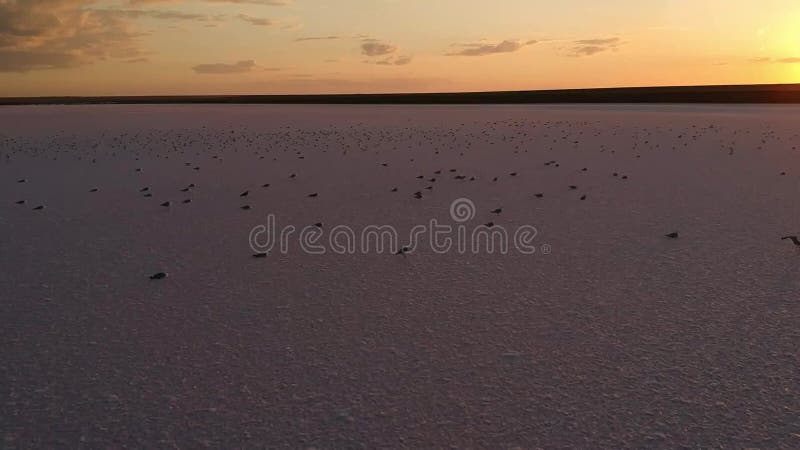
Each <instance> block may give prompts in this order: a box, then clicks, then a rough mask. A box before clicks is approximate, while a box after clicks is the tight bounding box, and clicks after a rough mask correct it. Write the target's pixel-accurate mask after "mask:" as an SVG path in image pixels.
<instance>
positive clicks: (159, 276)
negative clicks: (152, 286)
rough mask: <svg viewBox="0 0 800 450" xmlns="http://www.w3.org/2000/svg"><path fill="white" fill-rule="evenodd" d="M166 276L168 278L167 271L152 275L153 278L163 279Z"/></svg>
mask: <svg viewBox="0 0 800 450" xmlns="http://www.w3.org/2000/svg"><path fill="white" fill-rule="evenodd" d="M164 278H167V274H166V273H165V272H158V273H154V274H152V275H150V279H151V280H163V279H164Z"/></svg>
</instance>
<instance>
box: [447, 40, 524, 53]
mask: <svg viewBox="0 0 800 450" xmlns="http://www.w3.org/2000/svg"><path fill="white" fill-rule="evenodd" d="M535 43H536V41H526V42H520V41H518V40H513V41H512V40H505V41H503V42H500V43H497V44H481V43H475V44H455V45H456V46H459V47H464V48H463V49H461V50H459V51H457V52H451V53H446V54H445V55H447V56H486V55H494V54H497V53H512V52H516V51H517V50H519V49H521V48H523V47H525V46H527V45H533V44H535Z"/></svg>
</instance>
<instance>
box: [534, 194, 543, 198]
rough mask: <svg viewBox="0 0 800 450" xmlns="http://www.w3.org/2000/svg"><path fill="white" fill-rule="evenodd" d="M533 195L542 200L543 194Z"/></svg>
mask: <svg viewBox="0 0 800 450" xmlns="http://www.w3.org/2000/svg"><path fill="white" fill-rule="evenodd" d="M534 195H536V198H542V197H544V194H542V193H539V194H534Z"/></svg>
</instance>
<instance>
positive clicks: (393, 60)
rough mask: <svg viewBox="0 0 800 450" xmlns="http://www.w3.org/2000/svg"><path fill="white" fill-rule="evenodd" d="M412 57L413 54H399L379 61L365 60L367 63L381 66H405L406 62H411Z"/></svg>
mask: <svg viewBox="0 0 800 450" xmlns="http://www.w3.org/2000/svg"><path fill="white" fill-rule="evenodd" d="M412 59H413V57H411V56H397V57H389V58H386V59H381V60H378V61H370V60H365V61H364V62H365V63H367V64H377V65H379V66H405V65H406V64H411V60H412Z"/></svg>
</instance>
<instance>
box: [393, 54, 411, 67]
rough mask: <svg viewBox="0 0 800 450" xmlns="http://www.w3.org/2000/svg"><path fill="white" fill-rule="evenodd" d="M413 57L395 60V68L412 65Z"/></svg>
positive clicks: (401, 57) (400, 57)
mask: <svg viewBox="0 0 800 450" xmlns="http://www.w3.org/2000/svg"><path fill="white" fill-rule="evenodd" d="M412 59H413V57H411V56H398V57H397V59H395V60H394V65H395V66H405V65H406V64H411V60H412Z"/></svg>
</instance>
